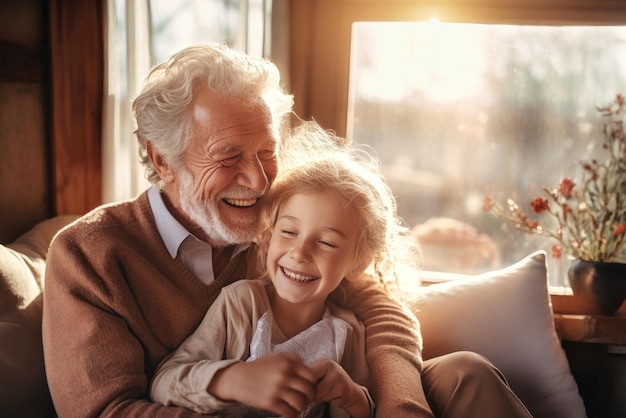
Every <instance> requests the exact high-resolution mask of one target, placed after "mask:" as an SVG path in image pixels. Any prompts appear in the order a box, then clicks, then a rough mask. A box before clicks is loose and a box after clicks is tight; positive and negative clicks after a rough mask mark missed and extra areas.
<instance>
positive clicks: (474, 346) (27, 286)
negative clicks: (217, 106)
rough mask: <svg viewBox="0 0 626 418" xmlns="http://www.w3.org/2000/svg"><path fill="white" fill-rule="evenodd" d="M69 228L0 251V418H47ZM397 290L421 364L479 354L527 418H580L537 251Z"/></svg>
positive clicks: (415, 280) (54, 225)
mask: <svg viewBox="0 0 626 418" xmlns="http://www.w3.org/2000/svg"><path fill="white" fill-rule="evenodd" d="M75 219H76V216H59V217H54V218H51V219H47V220H45V221H43V222H41V223H39V224H37V225H35V226H34V227H33V228H32V229H31V230H29V231H28V232H26V233H25V234H24V235H22V236H20V237H19V238H18V239H17V240H15V241H14V242H12V243H10V244H7V245H0V417H7V418H8V417H12V418H13V417H21V418H28V417H33V418H36V417H37V418H38V417H54V416H55V414H54V409H53V406H52V402H51V400H50V395H49V393H48V389H47V385H46V379H45V371H44V364H43V353H42V346H41V314H42V304H43V294H42V289H43V287H44V286H43V285H44V283H43V280H44V271H45V260H46V253H47V249H48V245H49V243H50V241H51V240H52V238H53V237H54V235H55V233H56V232H57V231H58V230H59V229H61V228H62V227H64V226H65V225H67V224H68V223H70V222H72V221H74V220H75ZM399 286H400V290H401V294H402V297H403V299H404V302H405V304H406V306H407V308H408V309H410V310H411V311H412V312H413V313H414V314H415V315H416V316H417V317H418V319H419V321H420V324H421V328H422V335H423V338H424V351H423V354H424V357H425V358H431V357H433V356H438V355H441V354H444V353H448V352H451V351H456V350H472V351H475V352H478V353H480V354H482V355H484V356H485V357H487V358H488V359H490V360H491V361H492V362H493V363H494V364H495V365H496V366H497V367H498V368H500V370H501V371H502V372H503V374H504V375H505V377H506V378H507V380H508V381H509V383H510V385H511V388H512V389H513V390H514V391H515V392H516V393H517V395H518V396H519V397H520V398H521V399H522V400H523V401H524V403H525V404H526V406H527V407H528V409H529V410H530V411H531V413H532V414H533V416H534V417H535V418H560V417H561V418H584V417H586V414H585V407H584V404H583V401H582V399H581V397H580V395H579V394H578V388H577V386H576V381H575V380H574V378H573V376H572V374H571V372H570V369H569V365H568V362H567V358H566V356H565V353H564V351H563V350H562V348H561V345H560V341H559V339H558V336H557V334H556V331H555V328H554V322H553V318H552V308H551V305H550V299H549V295H548V290H547V279H546V255H545V253H544V252H541V251H538V252H535V253H533V254H530V255H528V256H527V257H525V258H523V259H522V260H520V261H519V262H517V263H515V264H513V265H511V266H508V267H505V268H502V269H497V270H492V271H490V272H488V273H483V274H477V275H462V274H458V273H449V274H441V273H438V274H434V273H428V272H423V273H422V276H421V277H403V278H401V279H400V282H399ZM383 418H387V417H383Z"/></svg>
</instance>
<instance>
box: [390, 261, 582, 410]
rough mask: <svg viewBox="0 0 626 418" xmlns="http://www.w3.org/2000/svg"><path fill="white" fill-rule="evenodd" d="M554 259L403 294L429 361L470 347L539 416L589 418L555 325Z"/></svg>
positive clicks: (414, 287) (411, 287)
mask: <svg viewBox="0 0 626 418" xmlns="http://www.w3.org/2000/svg"><path fill="white" fill-rule="evenodd" d="M545 261H546V255H545V253H544V252H543V251H539V252H536V253H533V254H531V255H529V256H527V257H526V258H524V259H523V260H521V261H519V262H517V263H515V264H514V265H512V266H509V267H507V268H504V269H501V270H496V271H492V272H488V273H484V274H480V275H476V276H461V275H459V277H458V278H457V279H456V280H452V281H446V282H443V283H437V284H434V285H431V286H428V287H420V286H419V284H418V283H411V282H410V281H409V280H408V279H406V278H405V279H402V280H401V282H400V289H401V291H402V295H403V297H404V298H405V301H406V303H407V305H408V306H409V308H410V309H411V310H412V311H413V312H414V313H415V315H416V316H417V317H418V319H419V321H420V324H421V328H422V335H423V338H424V351H423V355H424V359H428V358H432V357H436V356H439V355H442V354H445V353H449V352H453V351H459V350H470V351H474V352H477V353H479V354H482V355H483V356H485V357H487V358H488V359H489V360H491V362H492V363H493V364H494V365H495V366H496V367H498V368H499V369H500V370H501V371H502V373H503V374H504V375H505V377H506V379H507V380H508V382H509V384H510V386H511V388H512V389H513V391H514V392H515V393H516V394H517V395H518V397H519V398H520V399H521V400H522V401H523V402H524V404H525V405H526V407H527V408H528V409H529V411H530V412H531V413H532V415H533V416H534V417H535V418H560V417H562V418H584V417H585V416H586V413H585V407H584V404H583V401H582V398H581V397H580V395H579V393H578V387H577V385H576V381H575V380H574V377H573V376H572V374H571V371H570V369H569V364H568V362H567V357H566V356H565V352H564V351H563V349H562V347H561V344H560V341H559V339H558V336H557V334H556V331H555V328H554V321H553V318H552V307H551V305H550V298H549V294H548V289H547V278H546V264H545Z"/></svg>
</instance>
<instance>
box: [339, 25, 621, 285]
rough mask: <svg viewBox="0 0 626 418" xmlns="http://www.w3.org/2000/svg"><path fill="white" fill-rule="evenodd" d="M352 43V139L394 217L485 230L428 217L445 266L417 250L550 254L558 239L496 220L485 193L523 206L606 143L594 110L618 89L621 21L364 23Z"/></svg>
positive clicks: (485, 262) (473, 258)
mask: <svg viewBox="0 0 626 418" xmlns="http://www.w3.org/2000/svg"><path fill="white" fill-rule="evenodd" d="M352 39H353V44H352V52H351V55H352V56H351V72H350V105H349V108H350V111H349V113H350V114H349V117H348V120H349V126H348V136H349V137H351V138H352V139H353V140H354V141H355V142H358V143H365V144H368V145H371V146H372V147H373V148H374V149H375V150H376V151H377V153H378V155H379V157H380V159H381V162H382V164H383V170H384V172H385V176H386V178H387V180H388V182H389V183H390V185H391V186H392V188H393V189H394V192H395V193H396V195H397V200H398V211H399V213H400V215H401V217H402V218H403V219H404V220H405V222H406V223H407V224H408V225H409V226H415V225H418V224H419V225H422V227H423V226H424V223H425V222H426V221H427V220H429V219H431V218H438V217H447V218H451V219H454V220H456V221H460V222H463V223H464V224H465V225H466V226H471V227H473V228H475V229H476V232H477V233H478V234H483V235H485V237H483V238H484V239H477V238H475V237H471V236H470V234H469V233H468V232H467V230H458V229H455V230H453V231H452V232H451V233H449V234H446V231H448V232H450V231H449V229H448V227H449V226H450V225H451V224H449V223H447V224H438V225H436V226H435V228H431V229H429V231H430V235H429V236H430V237H431V238H432V239H433V240H434V241H445V245H443V246H438V245H432V246H430V247H432V248H429V251H430V250H432V251H434V252H433V253H431V254H430V256H432V257H433V258H437V257H436V256H437V254H436V252H437V251H440V252H441V254H442V255H443V256H442V258H441V259H442V260H443V264H441V265H436V264H437V263H436V262H435V261H436V260H434V259H433V260H430V261H429V259H428V257H429V253H428V252H426V251H425V255H426V260H425V261H426V266H425V267H426V268H429V267H432V268H435V269H436V268H439V267H443V268H442V270H448V271H450V270H456V271H462V270H463V269H461V267H460V265H464V266H466V267H467V269H465V271H466V272H472V273H474V272H478V271H485V270H489V269H491V268H493V267H495V266H502V265H506V264H510V263H512V262H515V261H517V260H519V259H521V258H522V257H524V256H525V255H527V254H529V253H530V252H532V251H534V250H536V249H546V250H547V251H548V254H550V251H549V249H550V247H551V246H552V245H553V244H555V243H556V242H552V241H551V240H549V239H548V238H546V237H537V236H531V235H528V234H525V233H522V232H519V231H517V230H514V229H513V228H512V227H510V226H507V225H504V224H503V223H502V222H501V221H500V220H498V219H497V218H495V217H494V216H493V215H490V214H488V213H485V212H483V210H482V200H483V197H484V196H485V195H489V196H493V197H495V198H496V200H499V201H501V202H504V201H505V199H506V197H512V198H514V200H516V201H517V202H518V203H519V204H520V205H521V206H523V208H524V209H526V207H524V206H525V205H528V203H529V202H530V200H531V199H532V197H534V196H537V195H540V194H542V191H541V188H542V186H544V185H546V186H550V187H556V186H557V185H558V182H559V180H560V179H561V177H562V176H564V175H567V176H569V177H574V178H578V175H579V174H578V165H577V161H578V160H581V159H588V158H591V157H593V155H595V153H597V152H599V150H600V147H601V139H602V135H601V132H600V129H601V127H602V126H601V124H602V120H601V118H600V116H599V114H598V112H597V111H596V108H595V107H596V106H600V105H606V104H608V103H609V102H611V101H612V100H613V98H614V97H615V94H617V93H624V91H623V89H624V87H625V86H626V29H625V28H624V27H562V26H559V27H556V26H553V27H546V26H512V25H478V24H458V23H437V22H423V23H407V22H402V23H389V22H360V23H356V24H354V26H353V38H352ZM485 239H490V240H492V241H493V243H494V245H495V246H496V247H497V249H498V251H497V253H496V254H495V255H493V260H492V259H491V258H490V257H491V255H489V254H490V252H489V251H490V249H489V243H488V242H486V241H485ZM426 240H428V237H425V238H424V241H426ZM464 241H469V242H468V244H469V245H466V246H463V245H462V244H463V242H464ZM423 244H424V245H425V247H426V242H423ZM429 245H430V244H429ZM461 247H463V248H465V252H463V251H461V249H460V248H461ZM480 250H482V251H483V253H485V254H486V255H485V254H481V253H480ZM433 254H434V255H433ZM457 255H458V257H456V256H457ZM455 257H456V258H455ZM464 257H465V258H464ZM455 259H456V260H458V263H459V266H457V265H455ZM553 276H554V277H553V278H551V282H553V284H558V283H559V280H561V278H560V277H559V278H557V277H556V275H553Z"/></svg>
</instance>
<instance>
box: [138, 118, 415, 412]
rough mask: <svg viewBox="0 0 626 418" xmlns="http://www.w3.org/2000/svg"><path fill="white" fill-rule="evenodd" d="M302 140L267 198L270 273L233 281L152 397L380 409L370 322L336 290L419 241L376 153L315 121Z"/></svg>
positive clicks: (198, 405) (263, 237)
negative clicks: (349, 144) (399, 210)
mask: <svg viewBox="0 0 626 418" xmlns="http://www.w3.org/2000/svg"><path fill="white" fill-rule="evenodd" d="M291 144H295V148H294V147H292V148H290V149H286V148H284V147H283V149H282V154H281V169H280V171H279V176H278V177H277V178H276V180H275V181H274V183H273V184H272V186H271V188H270V190H269V191H268V194H267V195H266V197H265V200H264V202H265V203H264V205H265V209H264V210H265V213H264V216H263V219H264V220H265V224H264V225H263V226H262V232H261V234H260V238H259V241H258V250H259V251H258V254H259V257H260V259H261V260H263V262H262V263H260V264H262V265H264V266H265V269H264V271H263V273H262V277H261V279H259V280H240V281H237V282H235V283H233V284H232V285H230V286H228V287H225V288H224V289H223V290H222V293H221V294H220V295H219V297H218V299H217V300H216V301H215V302H214V303H213V304H212V305H211V308H210V309H209V311H208V312H207V314H206V316H205V319H204V320H203V322H202V323H201V324H200V326H199V327H198V329H197V330H196V331H195V332H194V333H193V334H192V335H191V336H190V337H189V338H188V339H187V340H186V341H185V342H184V343H183V344H182V346H181V347H179V348H178V349H177V350H176V352H174V353H173V355H172V356H171V357H169V358H168V359H166V360H165V361H164V362H163V363H162V364H161V365H160V366H159V368H158V370H157V372H156V373H155V378H154V380H153V382H152V385H151V390H150V395H151V397H152V399H153V400H155V401H157V402H161V403H163V404H166V405H179V406H184V407H187V408H189V409H192V410H194V411H196V412H200V413H216V412H219V413H220V414H221V416H229V415H231V416H277V415H273V414H272V413H275V414H279V415H280V416H283V417H292V416H293V417H295V416H302V417H304V416H306V417H318V416H319V417H328V416H330V417H344V416H345V417H347V416H349V417H353V418H359V417H364V418H368V417H372V416H373V414H374V403H373V401H372V399H371V397H370V395H369V392H368V389H367V386H368V369H367V362H366V358H365V336H364V328H363V325H362V324H361V323H360V322H359V321H358V320H357V319H356V317H355V316H354V314H353V313H352V312H350V311H347V310H345V309H342V308H339V307H338V306H336V305H334V304H333V303H332V302H330V301H329V300H328V299H327V298H328V296H329V294H330V293H331V292H333V291H334V290H335V289H336V288H337V287H338V286H339V285H340V283H341V281H342V280H344V279H345V280H358V278H359V277H360V276H361V275H362V274H363V273H364V272H365V271H366V269H369V271H370V272H371V273H374V274H376V275H378V276H379V277H380V278H382V277H389V274H388V273H389V270H391V269H392V267H393V268H395V267H397V266H398V261H399V260H400V258H403V257H404V258H405V259H410V260H414V259H415V258H414V256H415V253H413V252H411V249H412V248H413V246H412V245H413V244H411V243H412V242H414V241H412V240H410V239H409V238H406V237H405V233H406V230H405V228H404V227H402V226H401V224H400V222H399V221H398V219H397V217H396V207H395V201H394V199H393V196H392V194H391V191H390V189H389V188H388V186H387V185H386V183H385V182H384V180H383V178H382V177H381V175H380V173H379V171H378V168H377V165H376V164H375V163H374V161H373V159H371V158H370V157H369V156H368V155H367V154H365V153H362V152H359V151H358V150H356V149H354V148H349V149H348V148H345V149H344V148H342V146H341V144H340V143H339V142H338V140H337V139H336V138H334V137H332V136H330V135H329V134H327V133H326V132H324V131H322V130H321V129H319V128H317V127H316V125H312V124H311V125H309V124H305V125H304V127H303V128H300V130H299V131H298V132H297V133H296V134H295V136H294V138H292V141H291ZM302 147H304V149H303V148H302ZM322 150H323V151H322ZM305 156H306V158H304V157H305ZM400 250H401V251H402V252H400ZM268 278H269V280H268ZM269 411H272V412H269ZM303 411H304V412H303ZM299 413H300V415H298V414H299Z"/></svg>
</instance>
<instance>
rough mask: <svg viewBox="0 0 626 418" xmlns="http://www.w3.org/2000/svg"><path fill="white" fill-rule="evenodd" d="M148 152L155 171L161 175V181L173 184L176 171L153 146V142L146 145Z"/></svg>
mask: <svg viewBox="0 0 626 418" xmlns="http://www.w3.org/2000/svg"><path fill="white" fill-rule="evenodd" d="M146 152H147V153H148V157H149V158H150V161H152V165H153V166H154V169H155V170H156V172H157V173H158V174H159V177H160V179H161V180H162V181H163V182H164V183H172V182H173V181H174V179H175V178H176V176H175V175H174V171H173V170H172V169H171V168H170V166H169V164H167V161H165V158H163V155H161V154H159V153H158V152H157V151H156V150H155V149H154V147H153V146H152V142H150V141H148V143H147V144H146Z"/></svg>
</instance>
